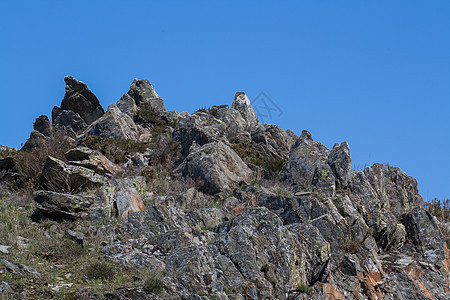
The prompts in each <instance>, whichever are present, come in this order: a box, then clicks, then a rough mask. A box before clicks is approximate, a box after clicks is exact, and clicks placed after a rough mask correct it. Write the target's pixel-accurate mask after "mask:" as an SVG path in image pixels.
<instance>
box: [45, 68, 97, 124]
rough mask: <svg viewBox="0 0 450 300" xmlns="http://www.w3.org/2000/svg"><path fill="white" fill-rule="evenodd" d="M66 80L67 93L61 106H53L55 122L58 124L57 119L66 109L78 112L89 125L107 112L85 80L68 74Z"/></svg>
mask: <svg viewBox="0 0 450 300" xmlns="http://www.w3.org/2000/svg"><path fill="white" fill-rule="evenodd" d="M64 81H65V82H66V94H65V95H64V99H63V100H62V102H61V107H58V106H55V107H54V108H53V111H52V122H53V124H55V125H58V124H56V119H57V117H58V116H59V115H60V114H61V113H62V112H63V111H64V110H71V111H73V112H75V113H77V114H78V115H80V117H81V118H82V119H83V120H84V121H85V122H86V124H87V125H89V124H92V123H93V122H94V121H95V120H97V119H98V118H100V117H101V116H103V115H104V114H105V111H104V110H103V108H102V106H101V105H100V102H99V101H98V99H97V97H96V96H95V95H94V94H93V93H92V92H91V91H90V90H89V89H88V87H87V85H86V84H85V83H84V82H81V81H78V80H76V79H75V78H73V77H72V76H66V77H65V78H64Z"/></svg>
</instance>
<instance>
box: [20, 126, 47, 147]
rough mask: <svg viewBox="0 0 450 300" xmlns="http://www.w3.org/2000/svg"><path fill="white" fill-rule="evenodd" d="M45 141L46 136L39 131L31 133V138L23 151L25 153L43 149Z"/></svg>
mask: <svg viewBox="0 0 450 300" xmlns="http://www.w3.org/2000/svg"><path fill="white" fill-rule="evenodd" d="M44 141H45V135H43V134H42V133H40V132H39V131H37V130H33V131H32V132H31V133H30V137H29V138H28V140H27V142H26V143H25V145H23V147H22V149H20V150H23V151H31V150H33V149H34V148H39V147H41V145H43V144H44Z"/></svg>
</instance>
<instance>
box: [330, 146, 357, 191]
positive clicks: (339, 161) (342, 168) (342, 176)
mask: <svg viewBox="0 0 450 300" xmlns="http://www.w3.org/2000/svg"><path fill="white" fill-rule="evenodd" d="M327 162H328V164H329V165H330V167H331V169H332V170H333V173H334V176H335V177H336V180H337V184H338V185H339V187H340V188H345V187H347V186H348V184H349V183H350V180H351V178H352V159H351V156H350V147H349V146H348V144H347V142H343V143H337V144H335V145H334V147H333V149H331V152H330V154H329V155H328V160H327Z"/></svg>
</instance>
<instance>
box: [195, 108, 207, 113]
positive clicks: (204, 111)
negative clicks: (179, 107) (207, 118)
mask: <svg viewBox="0 0 450 300" xmlns="http://www.w3.org/2000/svg"><path fill="white" fill-rule="evenodd" d="M199 112H202V113H206V114H207V113H208V110H207V109H206V107H202V108H199V109H197V110H196V111H195V112H194V114H195V113H199Z"/></svg>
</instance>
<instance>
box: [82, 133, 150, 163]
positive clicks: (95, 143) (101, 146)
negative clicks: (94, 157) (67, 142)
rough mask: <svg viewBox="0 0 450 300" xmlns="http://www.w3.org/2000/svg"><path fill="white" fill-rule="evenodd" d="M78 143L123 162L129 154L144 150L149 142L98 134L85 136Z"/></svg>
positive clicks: (117, 161) (112, 159)
mask: <svg viewBox="0 0 450 300" xmlns="http://www.w3.org/2000/svg"><path fill="white" fill-rule="evenodd" d="M78 145H80V146H85V147H88V148H90V149H93V150H97V151H99V152H101V153H102V154H103V155H105V156H106V157H107V158H108V159H110V160H111V161H113V162H115V163H125V162H127V161H128V156H129V155H130V154H133V153H137V152H144V151H145V150H146V149H147V148H148V147H149V143H143V142H137V141H133V140H127V139H111V138H106V137H98V136H87V137H85V138H84V139H82V140H80V141H79V142H78Z"/></svg>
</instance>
